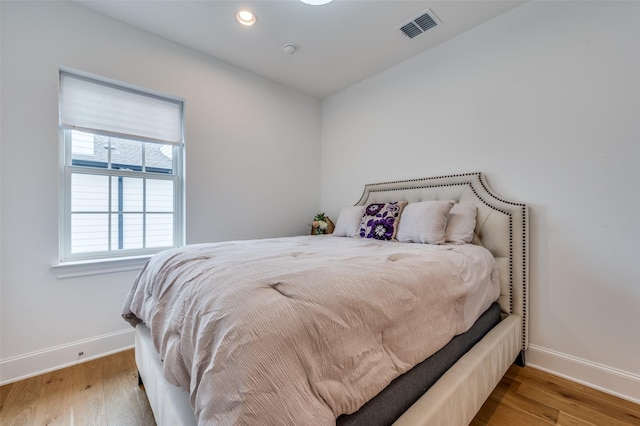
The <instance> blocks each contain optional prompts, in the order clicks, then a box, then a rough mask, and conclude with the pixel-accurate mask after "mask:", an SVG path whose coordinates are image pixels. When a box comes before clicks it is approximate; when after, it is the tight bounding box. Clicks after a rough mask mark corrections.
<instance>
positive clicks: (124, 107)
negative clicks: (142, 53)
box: [60, 72, 182, 144]
mask: <svg viewBox="0 0 640 426" xmlns="http://www.w3.org/2000/svg"><path fill="white" fill-rule="evenodd" d="M60 126H61V127H62V128H63V129H78V130H92V131H97V132H100V133H103V134H107V135H113V136H120V137H125V138H135V139H142V140H147V141H153V142H162V143H170V144H180V143H181V142H182V102H180V101H176V100H173V99H169V98H163V97H160V96H154V95H152V94H149V93H143V92H140V91H137V90H134V89H128V88H124V87H116V86H114V85H111V84H109V83H106V82H103V81H99V80H94V79H91V78H86V77H82V76H78V75H74V74H70V73H67V72H61V74H60Z"/></svg>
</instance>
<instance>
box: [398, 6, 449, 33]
mask: <svg viewBox="0 0 640 426" xmlns="http://www.w3.org/2000/svg"><path fill="white" fill-rule="evenodd" d="M439 24H440V20H439V19H438V18H437V17H436V15H435V14H434V13H433V12H432V11H431V10H429V9H427V10H426V11H424V12H422V14H420V15H418V16H416V17H415V18H413V19H412V20H410V21H409V22H407V23H406V24H404V25H402V26H401V27H400V31H402V32H403V33H404V35H406V36H407V37H409V38H414V37H417V36H419V35H420V34H422V33H424V32H425V31H427V30H429V29H431V28H433V27H435V26H437V25H439Z"/></svg>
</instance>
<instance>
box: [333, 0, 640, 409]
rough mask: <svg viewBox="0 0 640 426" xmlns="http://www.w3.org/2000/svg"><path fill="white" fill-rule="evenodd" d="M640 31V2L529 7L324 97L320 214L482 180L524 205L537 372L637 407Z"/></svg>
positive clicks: (639, 374)
mask: <svg viewBox="0 0 640 426" xmlns="http://www.w3.org/2000/svg"><path fill="white" fill-rule="evenodd" d="M638 23H640V3H638V2H621V3H618V2H557V1H556V2H531V3H527V4H525V5H524V6H522V7H519V8H517V9H515V10H513V11H512V12H510V13H508V14H506V15H503V16H501V17H498V18H496V19H494V20H492V21H491V22H489V23H487V24H485V25H483V26H480V27H478V28H476V29H473V30H471V31H469V32H467V33H465V34H462V35H461V36H459V37H457V38H455V39H453V40H451V41H449V42H447V43H445V44H443V45H440V46H439V47H437V48H435V49H433V50H431V51H428V52H426V53H424V54H422V55H420V56H418V57H415V58H412V59H411V60H408V61H406V62H404V63H402V64H400V65H398V66H396V67H394V68H392V69H390V70H387V71H386V72H383V73H380V74H378V75H376V76H374V77H372V78H369V79H367V80H365V81H363V82H360V83H359V84H357V85H355V86H352V87H351V88H349V89H347V90H344V91H343V92H340V93H338V94H336V95H334V96H332V97H330V98H327V99H325V100H324V101H323V105H322V115H323V120H322V154H321V155H322V162H321V174H322V202H321V207H322V210H323V211H325V212H326V213H328V214H329V215H331V216H332V217H336V216H337V213H338V212H339V209H340V207H341V206H343V205H351V204H353V203H355V202H356V201H357V200H358V198H359V197H360V194H361V193H362V188H363V185H364V184H366V183H369V182H380V181H385V180H397V179H405V178H418V177H427V176H438V175H442V174H452V173H460V172H474V171H481V172H484V173H486V175H487V178H488V180H489V183H490V185H491V186H492V187H493V189H494V190H495V191H496V192H497V193H498V194H500V195H502V196H503V197H507V198H509V199H513V200H516V201H520V202H525V203H528V204H529V205H530V211H531V227H530V233H531V240H530V241H531V259H530V260H531V263H530V264H531V271H530V274H531V283H530V311H529V313H530V317H529V318H530V321H531V323H530V324H531V328H530V330H531V344H532V347H531V350H530V351H529V361H530V363H531V364H533V365H537V366H538V367H540V368H543V369H547V370H550V371H554V372H556V373H559V374H561V375H565V376H569V377H572V378H573V379H575V380H578V381H582V382H585V383H589V384H591V385H592V386H596V387H600V388H603V389H606V390H608V391H609V392H612V393H617V394H620V395H622V396H624V397H626V398H629V399H634V400H636V401H638V402H640V357H639V356H638V354H639V353H640V331H639V328H638V324H639V323H640V314H639V312H640V272H639V269H638V261H639V260H640V249H639V245H638V242H639V241H640V227H639V226H638V223H637V220H638V211H640V189H639V188H640V83H639V82H640V80H639V76H640V25H638ZM444 25H446V23H444ZM422 37H428V33H426V34H425V35H423V36H422Z"/></svg>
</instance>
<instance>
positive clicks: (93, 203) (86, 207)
mask: <svg viewBox="0 0 640 426" xmlns="http://www.w3.org/2000/svg"><path fill="white" fill-rule="evenodd" d="M108 210H109V177H108V176H96V175H86V174H82V173H73V174H72V175H71V211H72V212H96V211H101V212H107V211H108Z"/></svg>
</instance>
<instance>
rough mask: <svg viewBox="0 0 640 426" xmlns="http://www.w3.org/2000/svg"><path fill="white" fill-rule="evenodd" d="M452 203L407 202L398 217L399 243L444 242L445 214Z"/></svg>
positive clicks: (397, 237)
mask: <svg viewBox="0 0 640 426" xmlns="http://www.w3.org/2000/svg"><path fill="white" fill-rule="evenodd" d="M454 203H455V202H454V201H421V202H419V203H409V204H407V206H406V207H405V208H404V210H403V212H402V216H401V217H400V225H399V228H398V234H397V235H396V239H397V240H398V241H400V242H401V243H427V244H442V243H444V242H445V234H444V232H445V229H446V226H447V215H448V214H449V211H450V210H451V207H453V204H454Z"/></svg>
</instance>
